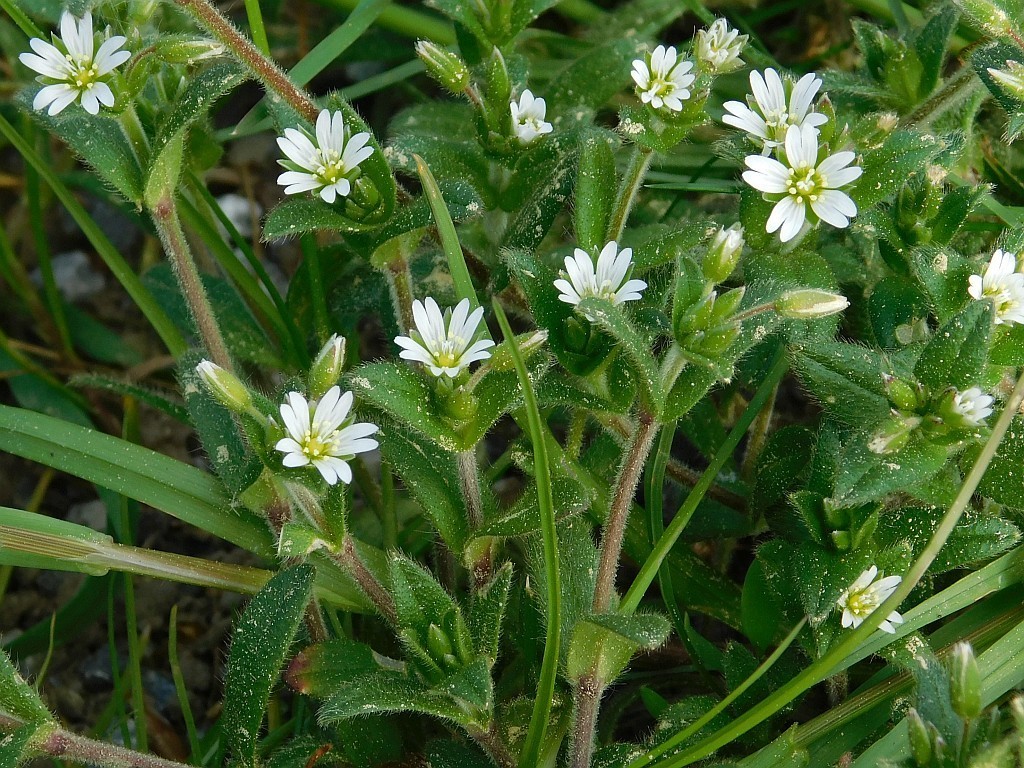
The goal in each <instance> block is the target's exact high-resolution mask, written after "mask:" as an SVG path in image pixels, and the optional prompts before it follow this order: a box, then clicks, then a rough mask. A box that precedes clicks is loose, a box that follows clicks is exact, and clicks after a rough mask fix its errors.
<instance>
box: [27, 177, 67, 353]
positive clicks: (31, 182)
mask: <svg viewBox="0 0 1024 768" xmlns="http://www.w3.org/2000/svg"><path fill="white" fill-rule="evenodd" d="M25 195H26V197H28V211H29V219H30V223H31V227H32V242H33V243H34V244H35V247H36V259H37V260H38V261H39V272H40V274H41V275H42V278H43V295H44V296H45V297H46V305H47V307H48V308H49V311H50V316H51V317H52V318H53V323H54V325H55V326H56V327H57V335H58V336H59V337H60V345H61V347H63V349H64V354H65V355H67V356H68V357H70V358H72V359H74V358H75V357H76V355H75V348H74V345H73V344H72V342H71V328H70V326H69V325H68V316H67V312H66V311H65V309H64V297H63V296H61V295H60V289H59V288H58V287H57V279H56V277H55V276H54V273H53V259H52V258H51V254H50V245H49V243H48V242H47V237H46V225H45V224H44V223H43V203H42V199H41V195H40V194H39V174H37V173H36V172H35V171H33V170H31V169H26V173H25Z"/></svg>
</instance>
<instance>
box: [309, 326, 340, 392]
mask: <svg viewBox="0 0 1024 768" xmlns="http://www.w3.org/2000/svg"><path fill="white" fill-rule="evenodd" d="M344 364H345V337H344V336H339V335H338V334H334V335H333V336H331V338H329V339H328V340H327V343H326V344H324V346H323V349H321V350H320V353H319V354H318V355H317V356H316V360H314V361H313V365H312V366H311V367H310V369H309V396H310V397H311V398H313V399H314V400H318V399H320V398H321V397H323V395H324V394H325V393H326V392H327V390H329V389H330V388H331V387H333V386H334V385H335V384H337V383H338V379H340V378H341V370H342V367H343V366H344Z"/></svg>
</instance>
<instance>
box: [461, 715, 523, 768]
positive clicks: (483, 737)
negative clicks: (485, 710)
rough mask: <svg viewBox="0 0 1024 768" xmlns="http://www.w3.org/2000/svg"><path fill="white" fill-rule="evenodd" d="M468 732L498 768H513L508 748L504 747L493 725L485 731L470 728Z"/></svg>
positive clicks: (513, 764)
mask: <svg viewBox="0 0 1024 768" xmlns="http://www.w3.org/2000/svg"><path fill="white" fill-rule="evenodd" d="M468 732H469V735H470V736H472V737H473V741H475V742H476V743H477V744H479V745H480V747H481V748H482V749H483V750H484V751H485V752H486V753H487V754H488V755H490V756H491V759H492V760H493V761H494V762H495V763H497V765H498V766H499V768H514V766H515V764H516V761H515V758H514V757H512V753H511V752H509V750H508V746H506V744H505V742H504V740H502V738H501V736H500V735H499V734H498V728H497V726H496V725H495V724H494V723H491V727H490V728H488V729H487V730H484V729H483V728H472V729H469V730H468Z"/></svg>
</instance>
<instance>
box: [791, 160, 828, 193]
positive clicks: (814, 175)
mask: <svg viewBox="0 0 1024 768" xmlns="http://www.w3.org/2000/svg"><path fill="white" fill-rule="evenodd" d="M824 186H825V184H824V180H823V179H822V178H821V174H820V173H818V169H817V168H814V167H813V166H810V165H808V164H806V163H801V164H800V165H799V166H798V167H797V168H793V169H791V170H790V172H789V179H788V180H787V181H786V191H787V192H788V193H789V194H790V195H791V196H793V197H798V198H800V199H801V200H809V201H811V202H814V201H815V200H817V199H818V195H819V194H821V190H822V188H823V187H824Z"/></svg>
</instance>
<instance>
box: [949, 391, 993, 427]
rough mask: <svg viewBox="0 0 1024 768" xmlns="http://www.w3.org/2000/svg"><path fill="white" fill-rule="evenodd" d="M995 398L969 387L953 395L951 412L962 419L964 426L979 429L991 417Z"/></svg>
mask: <svg viewBox="0 0 1024 768" xmlns="http://www.w3.org/2000/svg"><path fill="white" fill-rule="evenodd" d="M994 402H995V398H994V397H992V395H988V394H985V393H984V392H982V391H981V389H979V388H978V387H971V388H970V389H966V390H964V391H963V392H957V393H956V394H955V395H953V411H954V412H955V413H958V414H959V415H960V416H962V417H963V420H964V424H966V425H967V426H971V427H979V426H981V424H982V423H983V422H984V421H985V419H987V418H988V417H989V416H991V415H992V403H994Z"/></svg>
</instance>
